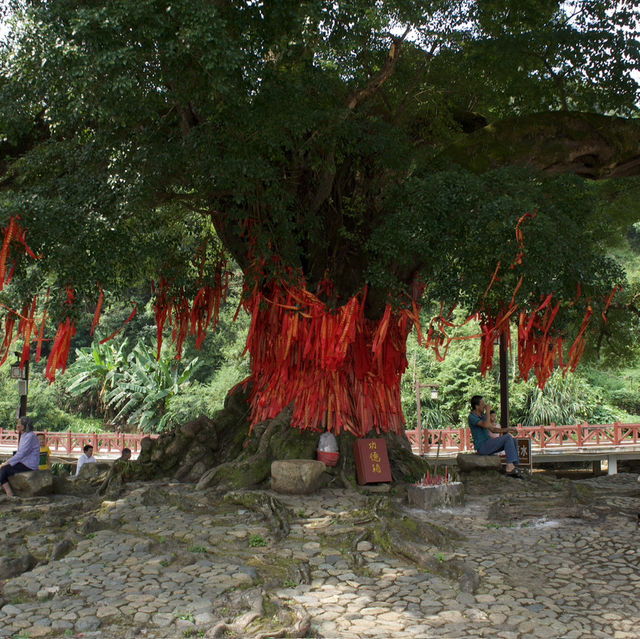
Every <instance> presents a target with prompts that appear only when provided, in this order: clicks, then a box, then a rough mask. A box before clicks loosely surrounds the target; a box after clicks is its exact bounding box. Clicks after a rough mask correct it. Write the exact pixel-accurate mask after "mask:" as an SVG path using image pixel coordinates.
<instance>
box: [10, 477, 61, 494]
mask: <svg viewBox="0 0 640 639" xmlns="http://www.w3.org/2000/svg"><path fill="white" fill-rule="evenodd" d="M9 486H11V490H13V492H14V493H15V494H16V495H17V496H18V497H39V496H41V495H50V494H51V493H52V492H53V475H52V474H51V473H50V472H49V471H48V470H31V471H29V472H26V473H17V474H15V475H11V477H9Z"/></svg>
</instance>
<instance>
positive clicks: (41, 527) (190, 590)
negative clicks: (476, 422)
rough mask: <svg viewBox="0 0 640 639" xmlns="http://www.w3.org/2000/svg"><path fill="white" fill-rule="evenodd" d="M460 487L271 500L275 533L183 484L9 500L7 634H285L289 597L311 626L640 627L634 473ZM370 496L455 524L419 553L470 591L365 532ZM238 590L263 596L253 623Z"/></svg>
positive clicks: (332, 631) (568, 630)
mask: <svg viewBox="0 0 640 639" xmlns="http://www.w3.org/2000/svg"><path fill="white" fill-rule="evenodd" d="M489 486H490V487H491V490H493V491H494V494H493V495H491V496H489V495H487V494H486V493H487V491H488V489H489ZM466 488H467V498H466V505H465V506H461V507H456V508H450V509H439V510H435V511H430V512H426V511H423V510H419V509H412V508H409V506H408V505H407V503H406V499H405V500H403V499H402V496H401V495H400V496H393V497H389V496H388V495H380V496H377V497H376V495H375V494H373V495H371V494H368V493H367V492H366V491H362V492H360V491H354V490H349V491H346V490H343V489H330V488H327V489H323V490H322V491H320V492H319V493H317V494H314V495H310V496H290V495H275V494H274V495H273V496H274V497H276V498H277V499H278V500H280V501H281V502H283V503H284V504H285V505H286V506H287V507H288V508H289V510H290V513H291V524H290V530H289V531H288V534H285V535H283V536H282V539H278V537H277V536H276V535H274V528H273V526H270V525H269V522H268V521H267V520H266V519H265V518H264V517H263V516H261V515H260V514H259V513H258V512H256V511H255V510H253V509H251V508H248V507H247V506H246V505H242V504H239V503H234V502H233V501H229V500H227V499H224V500H223V499H222V496H221V495H220V494H219V493H216V492H213V491H212V492H207V491H204V492H195V491H194V489H193V487H192V486H189V485H184V484H172V483H149V484H135V485H131V486H129V487H128V490H127V491H126V492H125V494H124V495H123V496H122V498H121V499H119V500H117V501H115V502H108V501H104V502H100V501H98V500H97V499H96V501H95V502H91V500H85V501H82V500H80V498H70V497H60V498H59V497H55V498H52V499H44V498H35V499H26V500H21V501H20V502H19V503H17V502H8V501H6V500H5V501H2V502H0V525H1V530H2V532H0V543H1V545H2V548H3V550H0V559H1V561H0V576H3V575H4V577H6V576H7V570H9V571H10V570H11V566H12V565H13V564H12V563H11V562H12V561H14V562H15V561H17V560H18V559H19V556H20V552H24V549H25V548H26V549H27V550H28V551H29V552H30V553H31V555H32V556H33V557H35V559H36V560H37V561H38V564H37V565H36V567H35V568H33V569H31V570H28V571H26V572H23V573H22V574H17V575H15V576H13V577H9V578H6V579H5V580H4V582H0V584H2V583H3V586H2V599H1V600H0V637H14V638H15V639H24V638H27V637H28V638H29V639H32V638H35V637H54V636H61V637H65V636H69V637H84V638H86V637H101V638H102V637H104V638H105V639H109V638H114V639H129V638H133V637H148V638H149V639H173V638H181V637H197V636H202V637H215V636H218V637H225V636H263V637H267V636H285V635H284V634H278V633H277V632H272V633H271V634H269V632H268V631H269V623H270V620H271V621H273V622H274V624H275V616H277V614H278V612H277V611H278V610H280V611H281V612H282V611H283V610H285V609H286V610H288V611H298V614H300V611H306V613H308V615H310V617H311V625H310V627H309V629H308V630H307V631H306V634H307V635H308V636H312V637H326V638H330V637H340V638H345V639H347V638H348V639H351V638H353V639H356V638H358V639H360V638H364V637H371V638H376V639H386V638H389V639H391V638H393V639H396V638H402V637H407V638H408V637H412V638H413V637H500V638H502V639H520V638H528V637H531V638H541V639H544V638H547V637H549V638H566V639H573V638H575V639H589V638H592V637H594V638H595V637H602V638H603V639H604V638H607V639H609V638H614V639H626V638H628V639H632V638H639V637H640V606H639V604H638V593H639V592H640V530H639V529H638V515H637V513H639V512H640V484H639V483H638V481H637V476H636V475H631V474H620V475H616V476H610V477H600V478H593V479H588V480H582V481H579V482H568V481H566V480H548V479H544V480H541V479H536V478H533V479H528V480H526V481H518V480H513V479H509V478H503V477H500V478H497V479H494V480H493V483H492V484H489V483H487V482H486V481H484V482H479V483H475V484H468V485H467V487H466ZM375 499H378V500H380V499H382V500H384V499H392V500H395V501H396V502H397V503H398V504H399V507H400V513H401V515H403V516H406V517H409V518H410V519H415V520H418V521H419V520H421V519H422V520H428V521H429V522H431V523H433V524H437V525H438V526H439V527H440V528H441V530H444V531H446V530H456V531H458V532H459V533H461V534H462V535H464V538H463V539H460V540H457V541H455V542H453V544H452V545H451V546H450V547H448V548H447V549H445V550H439V549H438V548H436V547H434V546H432V545H429V544H427V543H425V547H424V549H423V552H424V553H425V555H428V554H430V555H432V556H434V557H435V558H436V559H437V562H440V563H442V564H443V566H446V565H448V563H449V562H451V561H452V560H457V561H458V562H466V565H467V566H471V567H473V569H474V570H475V571H476V573H477V575H478V577H479V585H478V586H477V588H476V589H475V591H474V592H469V591H468V589H464V588H461V586H460V582H459V581H458V580H456V578H455V576H453V575H451V576H447V575H446V574H445V572H438V571H426V570H425V569H423V568H419V567H418V566H417V565H416V564H414V563H412V562H411V561H409V560H408V559H405V558H403V557H402V556H400V555H397V554H393V553H392V552H391V550H389V549H388V550H387V552H385V551H384V550H383V549H382V548H381V547H380V546H381V544H378V543H376V541H375V539H371V538H370V537H366V536H362V535H360V536H361V537H362V539H361V540H359V532H360V531H361V530H362V526H363V522H366V521H367V512H369V511H368V508H369V507H370V505H371V503H372V500H375ZM74 511H77V515H74ZM74 517H75V518H74ZM69 518H71V519H69ZM69 522H71V523H69ZM23 539H24V542H23V543H20V545H18V546H17V545H16V541H18V542H22V540H23ZM64 539H67V540H68V541H66V542H63V540H64ZM11 542H13V545H12V544H11ZM61 543H66V547H64V546H61ZM7 549H8V550H7ZM65 550H66V551H68V552H67V554H64V552H65ZM351 550H355V552H351ZM52 556H59V557H60V558H59V559H51V557H52ZM3 571H4V572H3ZM243 596H244V597H245V603H246V601H249V600H250V599H251V596H254V602H255V598H256V597H257V598H258V600H260V597H262V603H263V604H264V605H263V606H262V608H261V609H260V611H259V612H258V613H256V612H255V610H254V612H253V614H252V616H251V618H249V617H246V615H248V614H250V613H251V611H247V610H246V609H245V610H244V611H242V610H241V607H238V605H239V602H240V600H241V599H242V597H243ZM249 607H250V606H249ZM241 612H242V614H243V615H245V617H244V622H246V623H244V625H243V624H241V623H240V621H239V620H238V618H237V615H239V614H240V613H241ZM234 615H235V616H236V619H235V621H234ZM240 616H242V615H240ZM272 618H273V619H272ZM225 623H226V625H225ZM233 623H238V624H240V625H236V626H233V625H232V624H233ZM256 624H262V626H261V631H262V635H260V633H259V632H258V631H257V630H256V628H257V625H256ZM276 626H277V624H275V625H274V626H273V627H276ZM280 627H282V625H280ZM234 628H235V630H234ZM238 628H244V631H243V632H240V631H238ZM225 630H226V632H227V634H225ZM295 636H300V635H299V634H298V635H295Z"/></svg>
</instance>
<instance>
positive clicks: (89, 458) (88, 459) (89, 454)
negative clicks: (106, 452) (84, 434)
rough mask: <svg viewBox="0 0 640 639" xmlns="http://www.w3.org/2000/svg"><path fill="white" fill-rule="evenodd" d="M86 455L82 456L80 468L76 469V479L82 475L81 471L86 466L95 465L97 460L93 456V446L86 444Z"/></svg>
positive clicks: (79, 462) (79, 463)
mask: <svg viewBox="0 0 640 639" xmlns="http://www.w3.org/2000/svg"><path fill="white" fill-rule="evenodd" d="M83 450H84V453H82V455H80V458H79V459H78V466H77V467H76V477H77V476H78V475H79V474H80V469H81V468H82V467H83V466H84V465H85V464H95V463H96V458H95V457H94V456H93V446H92V445H91V444H86V445H85V447H84V449H83Z"/></svg>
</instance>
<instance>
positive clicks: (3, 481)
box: [0, 462, 31, 497]
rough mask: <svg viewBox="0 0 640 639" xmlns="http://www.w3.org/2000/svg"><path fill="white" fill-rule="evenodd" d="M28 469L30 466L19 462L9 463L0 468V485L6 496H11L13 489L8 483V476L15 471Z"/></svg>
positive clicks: (26, 470)
mask: <svg viewBox="0 0 640 639" xmlns="http://www.w3.org/2000/svg"><path fill="white" fill-rule="evenodd" d="M30 470H31V469H30V468H28V467H27V466H25V465H24V464H23V463H21V462H18V463H17V464H16V465H15V466H11V465H9V466H4V467H3V468H0V485H1V486H2V488H4V492H5V493H6V494H7V497H13V490H11V485H10V484H9V477H11V475H16V474H17V473H26V472H28V471H30Z"/></svg>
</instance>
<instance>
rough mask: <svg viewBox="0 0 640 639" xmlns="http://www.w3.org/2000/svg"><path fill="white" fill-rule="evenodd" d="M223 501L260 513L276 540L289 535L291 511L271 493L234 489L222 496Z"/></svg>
mask: <svg viewBox="0 0 640 639" xmlns="http://www.w3.org/2000/svg"><path fill="white" fill-rule="evenodd" d="M224 501H225V502H227V503H232V504H240V505H242V506H245V507H246V508H249V509H250V510H253V511H254V512H257V513H260V514H261V515H262V516H263V517H264V518H265V519H266V520H267V523H268V524H269V526H270V528H271V532H272V534H273V536H274V538H275V539H276V540H277V541H281V540H282V539H284V538H286V537H287V536H288V535H289V531H290V530H291V526H290V523H289V521H290V519H291V513H290V512H289V509H288V508H287V507H286V506H285V505H284V504H283V503H282V502H281V501H280V500H279V499H276V498H275V497H273V496H272V495H269V494H267V493H264V492H260V491H246V492H245V491H234V492H230V493H227V494H226V495H225V496H224Z"/></svg>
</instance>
